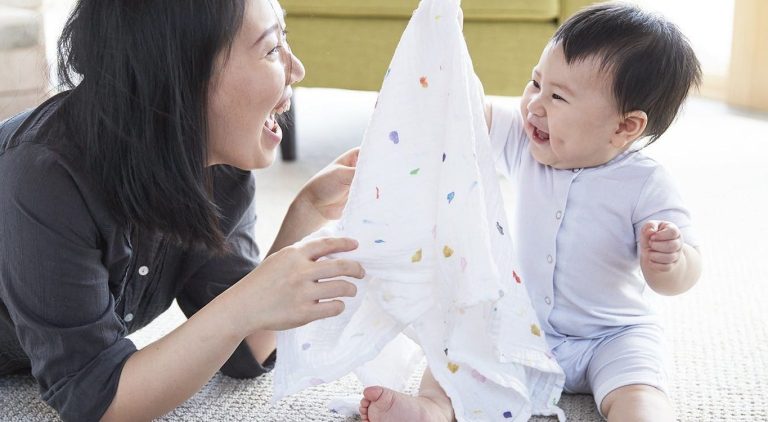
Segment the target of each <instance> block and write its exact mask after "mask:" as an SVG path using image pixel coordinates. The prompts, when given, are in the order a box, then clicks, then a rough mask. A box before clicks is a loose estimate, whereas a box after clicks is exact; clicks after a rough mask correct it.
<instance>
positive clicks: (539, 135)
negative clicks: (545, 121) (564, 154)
mask: <svg viewBox="0 0 768 422" xmlns="http://www.w3.org/2000/svg"><path fill="white" fill-rule="evenodd" d="M533 137H534V138H536V140H537V141H540V142H548V141H549V132H544V131H543V130H541V129H539V128H537V127H536V126H534V127H533Z"/></svg>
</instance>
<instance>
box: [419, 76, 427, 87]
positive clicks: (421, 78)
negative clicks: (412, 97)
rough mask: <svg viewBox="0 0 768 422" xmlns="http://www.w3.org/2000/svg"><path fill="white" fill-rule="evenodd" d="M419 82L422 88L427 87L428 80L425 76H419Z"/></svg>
mask: <svg viewBox="0 0 768 422" xmlns="http://www.w3.org/2000/svg"><path fill="white" fill-rule="evenodd" d="M419 84H421V87H422V88H429V80H427V77H426V76H422V77H420V78H419Z"/></svg>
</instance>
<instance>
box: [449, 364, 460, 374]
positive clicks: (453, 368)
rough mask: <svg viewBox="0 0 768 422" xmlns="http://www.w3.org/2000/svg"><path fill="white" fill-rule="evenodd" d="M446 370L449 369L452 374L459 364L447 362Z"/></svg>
mask: <svg viewBox="0 0 768 422" xmlns="http://www.w3.org/2000/svg"><path fill="white" fill-rule="evenodd" d="M448 370H449V371H451V373H452V374H455V373H456V371H458V370H459V365H457V364H455V363H453V362H448Z"/></svg>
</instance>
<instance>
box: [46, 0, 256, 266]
mask: <svg viewBox="0 0 768 422" xmlns="http://www.w3.org/2000/svg"><path fill="white" fill-rule="evenodd" d="M246 1H247V0H79V1H78V3H77V5H76V6H75V8H74V10H73V12H72V14H71V16H70V17H69V19H68V21H67V23H66V26H65V28H64V31H63V33H62V35H61V38H60V40H59V44H58V65H59V69H58V73H59V78H60V81H61V83H62V85H63V87H64V88H70V89H72V91H71V92H70V94H69V95H68V97H67V98H66V99H65V100H64V102H63V103H62V106H61V109H60V111H61V113H62V115H63V116H64V117H65V121H66V131H67V133H68V138H70V139H72V140H73V141H74V142H76V143H78V144H79V146H80V149H81V151H82V154H83V157H82V159H83V162H84V165H85V167H86V169H87V171H88V172H89V173H90V174H91V175H92V176H93V178H94V180H95V181H96V183H97V185H98V186H99V187H100V188H101V190H102V191H103V193H104V195H105V197H106V198H107V201H108V206H109V208H110V210H111V211H112V212H113V214H114V215H115V216H116V218H117V219H118V221H120V222H122V223H125V224H128V223H130V224H136V225H138V226H139V227H144V228H148V229H151V230H158V231H161V232H164V233H166V234H170V235H172V236H173V237H174V238H175V239H176V240H177V241H180V242H182V243H186V244H204V245H207V246H208V247H211V248H212V249H214V250H218V251H222V250H223V248H224V239H223V235H222V232H221V229H220V226H219V218H220V215H219V211H218V209H217V207H216V205H215V204H214V203H213V201H212V198H213V196H212V193H211V176H210V168H207V167H206V160H207V149H208V140H207V133H208V132H207V124H206V107H207V101H206V98H207V92H208V88H209V84H210V81H211V77H212V75H213V73H214V71H215V67H216V59H217V57H218V54H219V52H222V51H225V52H228V51H229V50H228V49H229V47H230V46H231V42H232V40H233V39H234V37H235V34H236V33H237V32H238V30H239V28H240V26H241V25H242V21H243V15H244V11H245V2H246Z"/></svg>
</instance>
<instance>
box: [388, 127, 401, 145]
mask: <svg viewBox="0 0 768 422" xmlns="http://www.w3.org/2000/svg"><path fill="white" fill-rule="evenodd" d="M389 140H390V141H392V142H393V143H394V144H395V145H397V144H399V143H400V135H399V134H398V133H397V131H396V130H393V131H392V132H389Z"/></svg>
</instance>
